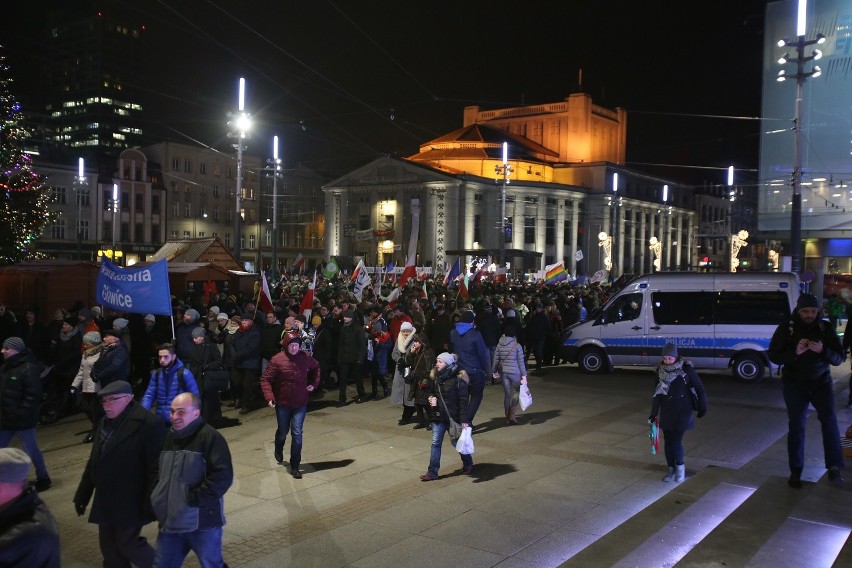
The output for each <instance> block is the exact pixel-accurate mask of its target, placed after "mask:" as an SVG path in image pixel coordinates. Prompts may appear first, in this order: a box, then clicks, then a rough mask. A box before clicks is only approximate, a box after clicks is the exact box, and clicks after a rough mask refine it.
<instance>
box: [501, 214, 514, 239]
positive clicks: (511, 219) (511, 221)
mask: <svg viewBox="0 0 852 568" xmlns="http://www.w3.org/2000/svg"><path fill="white" fill-rule="evenodd" d="M514 222H515V219H514V217H507V218H506V234H505V235H503V237H504V239H503V240H504V242H507V243H511V242H512V234H513V231H514V228H513V225H514Z"/></svg>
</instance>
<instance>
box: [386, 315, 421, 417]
mask: <svg viewBox="0 0 852 568" xmlns="http://www.w3.org/2000/svg"><path fill="white" fill-rule="evenodd" d="M415 333H417V329H415V327H414V325H413V324H412V323H411V322H410V321H404V322H402V324H400V326H399V335H398V336H397V338H396V341H395V342H394V345H393V349H392V350H391V359H392V360H393V361H394V363H396V365H395V369H394V373H393V382H392V383H391V404H401V405H402V418H400V419H399V422H398V424H399V425H400V426H404V425H405V424H408V423H410V422H411V417H412V416H414V411H415V406H414V400H413V398H412V397H411V380H410V379H409V375H410V374H411V371H410V369H409V368H408V363H407V361H406V358H405V357H404V355H405V354H406V353H408V350H409V348H410V347H411V342H412V340H413V339H414V335H415Z"/></svg>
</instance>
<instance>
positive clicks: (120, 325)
mask: <svg viewBox="0 0 852 568" xmlns="http://www.w3.org/2000/svg"><path fill="white" fill-rule="evenodd" d="M128 323H129V322H128V321H127V320H126V319H125V318H115V319H114V320H112V327H113V329H118V330H122V329H124V328H126V327H127V324H128Z"/></svg>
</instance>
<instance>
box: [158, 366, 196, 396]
mask: <svg viewBox="0 0 852 568" xmlns="http://www.w3.org/2000/svg"><path fill="white" fill-rule="evenodd" d="M185 369H186V367H181V368H180V369H178V372H177V380H178V389H179V391H180V392H178V393H177V394H175V396H177V395H178V394H183V393H185V392H188V391H187V390H186V381H185V380H184V378H183V372H184V370H185ZM157 372H158V373H159V374H160V375H159V377H157V381H160V380H162V379H164V378H165V376H166V374H165V372H164V371H163V370H162V369H159V370H158V371H157ZM166 394H168V392H167V393H166Z"/></svg>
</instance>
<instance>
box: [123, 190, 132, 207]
mask: <svg viewBox="0 0 852 568" xmlns="http://www.w3.org/2000/svg"><path fill="white" fill-rule="evenodd" d="M121 210H122V211H130V193H129V192H127V191H122V192H121Z"/></svg>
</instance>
